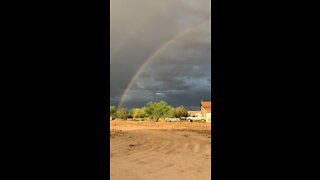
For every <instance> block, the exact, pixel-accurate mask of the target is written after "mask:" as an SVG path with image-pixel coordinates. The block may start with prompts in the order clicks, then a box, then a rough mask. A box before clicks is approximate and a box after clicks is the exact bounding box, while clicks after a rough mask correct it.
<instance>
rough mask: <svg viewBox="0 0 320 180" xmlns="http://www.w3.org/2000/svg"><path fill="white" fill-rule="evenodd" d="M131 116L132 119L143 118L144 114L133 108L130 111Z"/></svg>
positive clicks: (140, 110) (142, 111)
mask: <svg viewBox="0 0 320 180" xmlns="http://www.w3.org/2000/svg"><path fill="white" fill-rule="evenodd" d="M131 115H132V117H134V118H143V117H144V116H145V112H144V110H143V109H139V108H135V109H132V111H131Z"/></svg>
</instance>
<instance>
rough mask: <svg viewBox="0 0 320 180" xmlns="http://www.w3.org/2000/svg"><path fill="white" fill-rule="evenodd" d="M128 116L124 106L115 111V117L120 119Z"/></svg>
mask: <svg viewBox="0 0 320 180" xmlns="http://www.w3.org/2000/svg"><path fill="white" fill-rule="evenodd" d="M128 116H129V113H128V110H127V109H126V108H121V109H119V110H118V112H117V117H118V118H120V119H127V118H128Z"/></svg>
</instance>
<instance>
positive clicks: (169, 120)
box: [165, 118, 180, 122]
mask: <svg viewBox="0 0 320 180" xmlns="http://www.w3.org/2000/svg"><path fill="white" fill-rule="evenodd" d="M165 121H166V122H180V119H179V118H165Z"/></svg>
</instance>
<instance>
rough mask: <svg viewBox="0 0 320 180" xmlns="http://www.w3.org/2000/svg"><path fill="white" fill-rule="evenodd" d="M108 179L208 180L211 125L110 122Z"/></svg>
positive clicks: (209, 173) (209, 177) (209, 175)
mask: <svg viewBox="0 0 320 180" xmlns="http://www.w3.org/2000/svg"><path fill="white" fill-rule="evenodd" d="M110 173H111V177H110V178H111V180H150V179H154V180H160V179H163V180H168V179H170V180H171V179H172V180H198V179H201V180H206V179H211V124H206V123H189V122H172V123H167V122H133V121H122V120H115V121H111V122H110Z"/></svg>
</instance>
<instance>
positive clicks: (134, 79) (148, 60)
mask: <svg viewBox="0 0 320 180" xmlns="http://www.w3.org/2000/svg"><path fill="white" fill-rule="evenodd" d="M210 21H211V19H209V20H205V21H201V22H200V23H198V24H195V25H193V26H189V27H187V28H186V29H184V30H183V31H181V32H179V33H177V34H175V35H174V36H173V37H171V38H170V39H169V40H168V41H166V42H164V43H163V44H162V45H161V46H160V47H159V48H158V49H156V50H155V51H154V52H153V53H152V54H151V55H150V56H149V57H148V58H147V59H146V60H145V61H144V63H143V64H142V65H141V67H140V68H139V69H138V71H137V72H136V73H135V75H134V76H133V77H132V79H131V80H130V82H129V84H128V86H127V87H126V89H125V91H124V93H123V95H122V96H121V99H120V102H119V105H118V108H121V107H122V105H123V103H124V100H125V99H126V97H127V95H128V92H129V90H130V89H131V87H132V85H133V84H134V82H135V81H136V80H137V79H138V77H139V75H140V74H141V72H142V71H143V70H144V68H145V67H146V66H147V65H148V64H149V63H150V62H151V61H152V59H154V58H155V57H156V56H157V55H159V53H160V52H161V51H162V50H164V49H166V48H167V47H168V46H169V45H170V44H171V43H172V42H174V41H176V40H177V39H179V38H180V37H182V36H184V35H186V34H188V33H190V32H192V31H193V30H194V29H196V28H198V27H199V26H202V25H204V24H206V23H208V22H210Z"/></svg>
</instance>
